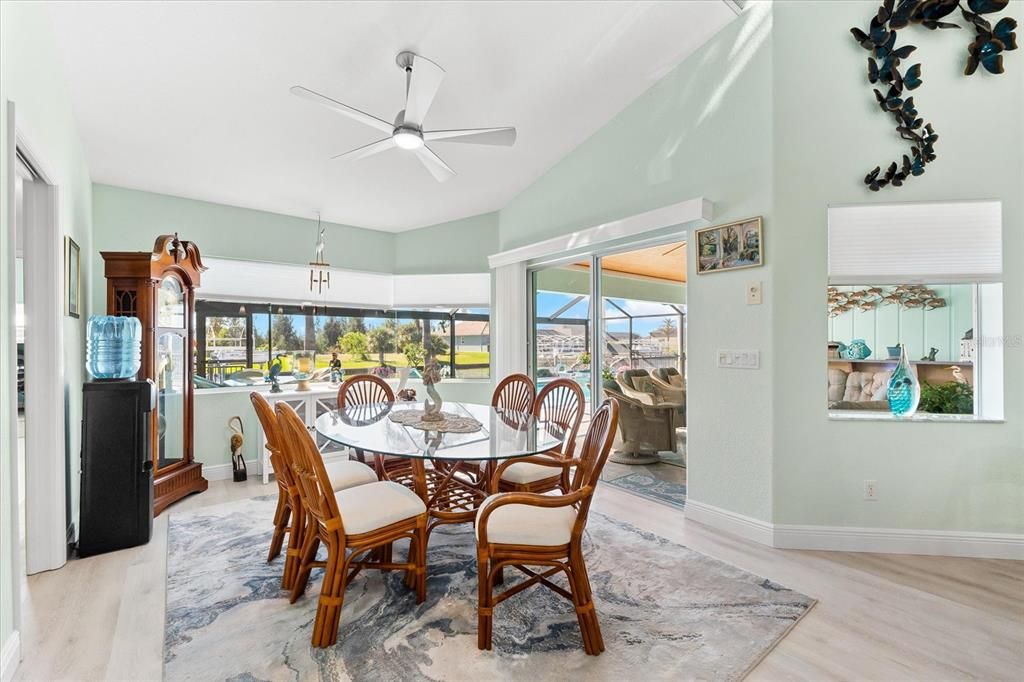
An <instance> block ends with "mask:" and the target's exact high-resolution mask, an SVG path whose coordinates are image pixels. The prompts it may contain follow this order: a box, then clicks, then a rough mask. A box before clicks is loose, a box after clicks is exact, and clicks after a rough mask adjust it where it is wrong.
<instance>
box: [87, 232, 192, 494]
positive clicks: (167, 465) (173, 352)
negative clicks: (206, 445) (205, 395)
mask: <svg viewBox="0 0 1024 682" xmlns="http://www.w3.org/2000/svg"><path fill="white" fill-rule="evenodd" d="M100 255H102V256H103V261H104V274H105V275H106V278H107V314H108V315H133V316H135V317H137V318H139V320H140V321H141V322H142V369H141V370H140V371H139V378H140V379H151V380H152V381H153V383H154V384H156V388H157V409H156V410H154V411H153V413H152V423H151V425H150V427H151V428H150V434H151V441H152V451H153V513H154V514H159V513H160V512H162V511H163V510H164V509H166V508H167V505H169V504H171V503H172V502H176V501H177V500H180V499H181V498H183V497H185V496H186V495H189V494H191V493H198V492H202V491H204V490H206V488H207V486H208V485H209V484H208V483H207V481H206V479H205V478H203V464H202V462H196V461H194V459H193V450H192V397H193V396H192V374H193V371H194V366H193V363H194V362H195V358H194V353H193V346H194V343H195V329H194V326H195V322H194V320H195V315H194V312H195V290H196V287H198V286H199V276H200V273H202V271H203V270H205V269H206V268H205V267H204V266H203V262H202V259H201V257H200V255H199V247H197V246H196V245H195V244H194V243H192V242H185V241H181V240H179V239H178V235H177V234H172V235H171V234H165V235H161V236H160V237H157V240H156V244H155V245H154V246H153V251H152V252H139V251H103V252H102V253H101V254H100Z"/></svg>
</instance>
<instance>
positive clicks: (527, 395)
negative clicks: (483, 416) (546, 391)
mask: <svg viewBox="0 0 1024 682" xmlns="http://www.w3.org/2000/svg"><path fill="white" fill-rule="evenodd" d="M536 397H537V387H536V386H534V384H533V379H531V378H530V377H528V376H526V375H525V374H510V375H508V376H507V377H505V378H504V379H502V380H501V381H500V382H498V385H497V386H495V388H494V393H493V394H491V406H492V407H499V408H504V409H506V410H514V411H516V412H529V411H530V409H531V408H532V407H533V400H534V398H536Z"/></svg>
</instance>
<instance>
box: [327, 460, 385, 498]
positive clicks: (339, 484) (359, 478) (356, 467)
mask: <svg viewBox="0 0 1024 682" xmlns="http://www.w3.org/2000/svg"><path fill="white" fill-rule="evenodd" d="M324 468H325V469H327V478H329V479H330V481H331V490H333V491H334V492H338V491H339V490H345V489H346V488H354V487H355V486H357V485H366V484H367V483H376V482H377V474H376V473H374V471H373V469H371V468H370V467H368V466H366V465H365V464H363V463H362V462H353V461H351V460H348V459H339V460H335V461H333V462H324Z"/></svg>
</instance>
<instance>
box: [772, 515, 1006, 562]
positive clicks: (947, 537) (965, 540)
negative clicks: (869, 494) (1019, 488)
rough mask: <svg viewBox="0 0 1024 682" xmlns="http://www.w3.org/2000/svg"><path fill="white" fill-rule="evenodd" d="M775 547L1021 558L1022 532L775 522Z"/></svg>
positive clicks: (979, 557)
mask: <svg viewBox="0 0 1024 682" xmlns="http://www.w3.org/2000/svg"><path fill="white" fill-rule="evenodd" d="M773 546H774V547H779V548H784V549H824V550H835V551H840V552H877V553H880V554H930V555H937V556H961V557H974V558H978V559H1020V560H1024V535H1017V534H1013V533H981V532H965V531H948V530H913V529H902V528H851V527H846V526H792V525H781V524H777V525H776V526H775V531H774V542H773Z"/></svg>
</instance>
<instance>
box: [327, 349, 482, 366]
mask: <svg viewBox="0 0 1024 682" xmlns="http://www.w3.org/2000/svg"><path fill="white" fill-rule="evenodd" d="M340 356H341V366H342V367H344V368H345V369H370V368H373V367H378V366H380V361H379V359H378V356H377V354H376V353H369V354H368V355H367V358H369V359H368V360H360V359H357V358H355V357H354V356H351V355H348V354H346V353H341V354H340ZM437 361H438V362H439V363H441V364H442V365H447V364H448V356H447V355H441V356H438V358H437ZM330 362H331V356H330V354H329V353H327V354H324V353H318V354H317V356H316V366H317V367H327V366H328V365H329V364H330ZM489 362H490V353H487V352H486V351H457V352H456V353H455V366H456V367H460V366H462V365H486V364H488V363H489ZM384 363H385V364H388V365H391V366H392V367H407V366H408V365H409V361H408V360H406V359H405V355H403V354H401V353H385V354H384Z"/></svg>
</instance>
